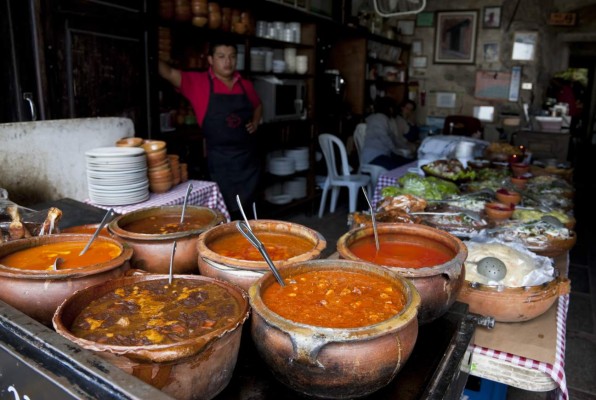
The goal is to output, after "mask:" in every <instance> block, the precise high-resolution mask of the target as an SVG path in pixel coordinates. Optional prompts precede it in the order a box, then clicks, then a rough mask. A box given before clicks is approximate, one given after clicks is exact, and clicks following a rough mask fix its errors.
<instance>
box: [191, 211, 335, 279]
mask: <svg viewBox="0 0 596 400" xmlns="http://www.w3.org/2000/svg"><path fill="white" fill-rule="evenodd" d="M248 222H249V224H250V227H251V228H252V229H253V231H255V232H259V231H260V230H263V231H271V227H270V225H271V224H275V226H276V227H280V226H283V227H285V228H286V229H287V230H283V232H284V233H288V234H298V236H300V237H302V238H305V239H307V240H311V241H312V242H313V248H312V249H311V250H310V251H308V252H306V253H303V254H299V255H297V256H294V257H291V258H288V259H287V260H281V261H274V262H273V263H274V264H275V266H276V267H278V268H279V267H282V266H284V265H287V264H291V263H295V262H302V261H307V260H309V259H312V258H318V257H319V256H320V254H321V252H322V251H323V250H325V248H326V247H327V241H326V240H325V238H324V237H323V235H321V234H320V233H319V232H317V231H315V230H313V229H311V228H309V227H307V226H304V225H300V224H297V223H294V222H287V221H280V220H272V219H259V220H250V221H248ZM229 231H233V232H236V222H235V221H232V222H229V223H226V224H221V225H219V226H216V227H213V228H211V229H209V230H207V231H205V232H203V233H202V234H201V235H200V236H199V239H198V241H197V249H198V252H199V257H200V258H202V259H203V260H207V262H210V263H217V264H221V265H225V266H226V267H229V268H232V269H236V270H248V271H269V266H268V265H267V263H266V262H265V261H264V260H263V261H252V260H240V259H238V258H232V257H226V256H222V255H221V254H219V253H216V252H214V251H213V250H211V249H210V248H209V246H208V243H210V242H211V241H213V240H215V239H217V238H219V237H221V236H224V235H226V234H228V232H229ZM300 231H301V232H304V233H306V234H305V235H300V234H299V233H300Z"/></svg>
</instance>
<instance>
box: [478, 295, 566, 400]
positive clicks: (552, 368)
mask: <svg viewBox="0 0 596 400" xmlns="http://www.w3.org/2000/svg"><path fill="white" fill-rule="evenodd" d="M568 308H569V295H564V296H560V297H559V302H558V305H557V348H556V353H555V363H554V364H549V363H545V362H540V361H536V360H532V359H529V358H525V357H520V356H516V355H514V354H509V353H507V352H503V351H497V350H493V349H487V348H485V347H480V346H475V345H474V349H473V352H474V353H478V354H482V355H485V356H488V357H492V358H495V359H498V360H501V361H506V362H508V363H510V364H512V365H516V366H519V367H523V368H530V369H535V370H538V371H540V372H543V373H545V374H547V375H548V376H550V377H551V379H552V380H553V381H554V382H555V383H556V384H557V385H558V386H559V389H558V392H559V393H558V394H559V399H561V400H567V399H568V398H569V393H568V390H567V380H566V379H565V332H566V328H565V325H566V321H567V309H568Z"/></svg>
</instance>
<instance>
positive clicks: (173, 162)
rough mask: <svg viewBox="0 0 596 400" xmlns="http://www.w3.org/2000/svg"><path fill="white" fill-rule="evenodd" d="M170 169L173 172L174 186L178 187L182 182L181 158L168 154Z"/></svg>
mask: <svg viewBox="0 0 596 400" xmlns="http://www.w3.org/2000/svg"><path fill="white" fill-rule="evenodd" d="M168 160H169V161H170V169H171V170H172V184H173V185H174V186H176V185H177V184H179V183H180V182H181V180H180V157H179V156H178V155H177V154H168Z"/></svg>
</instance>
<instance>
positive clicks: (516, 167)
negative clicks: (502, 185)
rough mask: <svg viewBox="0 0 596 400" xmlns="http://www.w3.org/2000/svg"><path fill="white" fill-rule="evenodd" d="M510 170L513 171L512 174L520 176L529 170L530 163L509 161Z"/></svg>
mask: <svg viewBox="0 0 596 400" xmlns="http://www.w3.org/2000/svg"><path fill="white" fill-rule="evenodd" d="M511 171H512V172H513V176H522V175H524V174H527V173H528V172H530V164H525V163H511Z"/></svg>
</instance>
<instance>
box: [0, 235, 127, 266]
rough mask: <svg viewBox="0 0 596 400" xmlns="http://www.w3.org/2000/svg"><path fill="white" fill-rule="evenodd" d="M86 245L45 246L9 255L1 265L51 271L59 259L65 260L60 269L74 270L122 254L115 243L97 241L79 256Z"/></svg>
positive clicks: (0, 262) (3, 259)
mask: <svg viewBox="0 0 596 400" xmlns="http://www.w3.org/2000/svg"><path fill="white" fill-rule="evenodd" d="M86 245H87V241H72V242H56V243H48V244H43V245H40V246H35V247H30V248H28V249H24V250H20V251H15V252H14V253H11V254H8V255H7V256H4V257H2V258H0V264H2V265H5V266H7V267H11V268H19V269H27V270H40V271H41V270H50V271H51V270H53V269H54V268H53V264H54V261H56V258H58V257H61V258H62V259H63V260H64V262H62V263H61V264H59V266H58V269H72V268H81V267H86V266H89V265H95V264H100V263H104V262H107V261H110V260H113V259H114V258H116V257H118V256H119V255H120V254H121V253H122V250H121V249H120V247H119V246H118V245H116V244H114V243H110V242H103V241H95V242H93V243H92V244H91V247H89V250H87V251H86V252H85V254H83V255H82V256H79V253H80V252H81V251H82V250H83V249H84V248H85V246H86Z"/></svg>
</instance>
